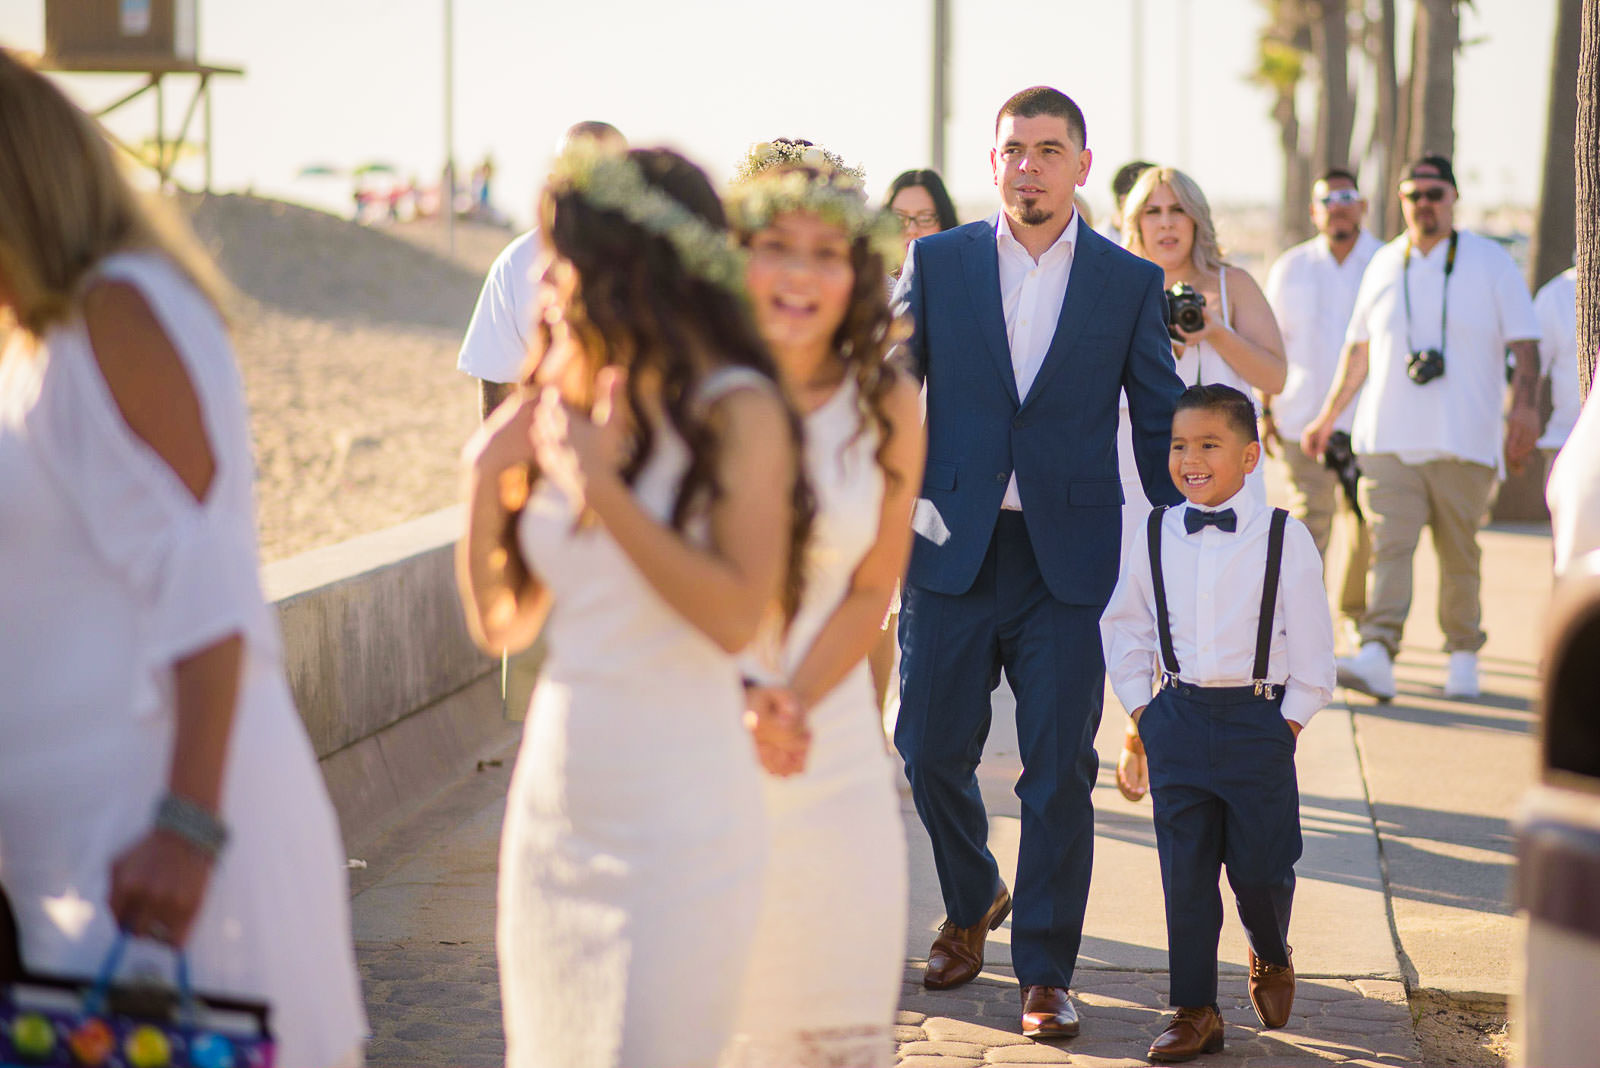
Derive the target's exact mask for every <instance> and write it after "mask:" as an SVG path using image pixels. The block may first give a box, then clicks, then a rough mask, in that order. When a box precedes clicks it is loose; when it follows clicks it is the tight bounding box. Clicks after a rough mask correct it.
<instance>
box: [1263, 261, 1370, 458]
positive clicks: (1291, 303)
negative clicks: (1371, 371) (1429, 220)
mask: <svg viewBox="0 0 1600 1068" xmlns="http://www.w3.org/2000/svg"><path fill="white" fill-rule="evenodd" d="M1382 247H1383V242H1382V241H1379V240H1378V239H1377V238H1376V237H1373V236H1372V234H1371V233H1369V232H1368V231H1366V230H1362V231H1361V233H1360V234H1359V235H1358V236H1357V237H1356V243H1355V247H1354V248H1352V249H1351V250H1350V252H1349V254H1348V255H1346V256H1345V258H1344V262H1343V263H1340V262H1339V261H1338V259H1337V258H1335V257H1334V255H1333V250H1332V249H1331V248H1329V247H1328V239H1327V238H1326V237H1324V236H1323V235H1321V234H1318V235H1317V236H1316V237H1314V238H1312V239H1311V240H1310V241H1306V242H1303V243H1301V244H1298V245H1296V246H1294V248H1291V249H1290V250H1289V251H1287V252H1285V253H1284V254H1283V255H1282V256H1279V257H1278V260H1277V262H1276V263H1274V264H1273V265H1272V270H1270V271H1268V272H1267V289H1266V293H1267V303H1269V304H1271V305H1272V314H1273V315H1274V316H1275V317H1276V318H1277V320H1278V328H1279V329H1280V330H1281V331H1283V346H1284V354H1285V355H1286V356H1287V358H1288V361H1289V373H1288V377H1287V379H1286V380H1285V381H1284V386H1283V392H1282V393H1280V394H1279V395H1278V398H1277V399H1276V400H1275V401H1273V402H1272V404H1273V408H1272V414H1273V417H1274V419H1275V420H1276V421H1277V424H1278V429H1279V430H1280V431H1281V432H1282V433H1283V436H1284V437H1285V438H1287V439H1289V440H1291V441H1298V440H1299V438H1300V435H1301V433H1303V432H1304V431H1305V428H1306V427H1307V426H1309V425H1310V423H1311V420H1313V419H1315V418H1316V417H1317V413H1318V412H1319V411H1321V410H1322V402H1323V399H1324V398H1326V397H1327V395H1328V391H1329V390H1330V389H1331V388H1332V387H1333V376H1334V374H1335V373H1336V372H1337V371H1338V369H1339V353H1340V351H1341V350H1342V349H1343V348H1344V335H1345V330H1346V328H1348V327H1349V325H1350V312H1351V311H1352V310H1353V309H1354V308H1355V306H1356V293H1357V292H1358V291H1359V290H1360V288H1361V275H1362V272H1364V271H1365V270H1366V269H1367V264H1368V263H1369V262H1370V261H1371V260H1372V256H1373V254H1374V253H1375V252H1377V251H1378V250H1379V249H1380V248H1382ZM1354 418H1355V405H1353V404H1352V405H1351V406H1350V407H1349V408H1346V409H1345V410H1344V411H1343V412H1342V413H1340V415H1339V420H1338V422H1337V423H1335V424H1334V426H1335V429H1338V430H1345V431H1348V430H1349V429H1350V423H1351V420H1353V419H1354Z"/></svg>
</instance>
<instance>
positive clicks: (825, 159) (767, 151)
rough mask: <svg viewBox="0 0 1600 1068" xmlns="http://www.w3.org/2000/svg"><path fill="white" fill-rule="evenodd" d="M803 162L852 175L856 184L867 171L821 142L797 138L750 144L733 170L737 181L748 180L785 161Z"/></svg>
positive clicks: (809, 165)
mask: <svg viewBox="0 0 1600 1068" xmlns="http://www.w3.org/2000/svg"><path fill="white" fill-rule="evenodd" d="M794 163H801V164H805V165H806V166H808V167H817V168H823V167H826V168H830V169H832V170H835V171H838V172H839V173H840V174H845V175H849V176H850V177H851V178H853V179H854V180H855V182H856V184H857V185H861V184H864V183H865V182H866V180H867V172H866V171H864V170H862V169H861V168H860V167H851V166H847V165H846V164H845V161H844V157H843V156H841V155H839V154H838V153H837V152H832V151H829V150H828V149H826V148H823V147H822V146H821V145H802V144H799V143H797V142H794V141H784V140H781V139H780V140H777V141H761V142H759V143H757V144H754V145H751V146H750V150H749V151H748V152H746V153H745V154H744V159H742V160H740V161H739V166H738V167H737V168H736V169H735V170H734V172H733V180H734V183H735V184H742V183H744V182H748V181H749V180H750V179H752V178H754V177H755V176H756V175H758V174H760V173H761V172H763V171H770V170H771V169H772V168H774V167H781V166H784V165H785V164H794Z"/></svg>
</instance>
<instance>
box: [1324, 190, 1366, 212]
mask: <svg viewBox="0 0 1600 1068" xmlns="http://www.w3.org/2000/svg"><path fill="white" fill-rule="evenodd" d="M1365 199H1366V198H1365V197H1363V196H1362V195H1361V190H1359V189H1330V190H1328V195H1327V196H1325V197H1321V198H1319V199H1318V200H1317V203H1319V204H1321V205H1322V206H1323V207H1325V208H1336V207H1338V206H1339V205H1341V204H1359V203H1361V202H1362V201H1363V200H1365Z"/></svg>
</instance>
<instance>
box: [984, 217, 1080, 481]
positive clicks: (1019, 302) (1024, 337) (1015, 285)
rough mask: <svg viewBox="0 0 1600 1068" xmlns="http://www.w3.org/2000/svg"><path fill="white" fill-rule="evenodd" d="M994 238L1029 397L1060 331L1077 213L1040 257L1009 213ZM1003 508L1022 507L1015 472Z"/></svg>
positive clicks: (1010, 334) (1020, 391) (1022, 389)
mask: <svg viewBox="0 0 1600 1068" xmlns="http://www.w3.org/2000/svg"><path fill="white" fill-rule="evenodd" d="M994 241H995V251H996V253H997V254H998V256H999V266H1000V307H1001V310H1002V311H1004V312H1005V317H1006V341H1007V342H1009V343H1010V345H1011V371H1012V373H1013V374H1014V375H1016V379H1017V396H1018V397H1019V398H1021V399H1022V400H1027V398H1028V390H1030V389H1032V388H1033V380H1034V379H1035V378H1037V377H1038V375H1039V368H1040V366H1041V365H1042V364H1043V363H1044V357H1045V354H1046V353H1047V352H1049V351H1050V342H1051V341H1052V340H1053V339H1054V338H1055V336H1056V321H1057V320H1059V319H1060V318H1061V305H1062V304H1063V303H1065V302H1066V299H1067V276H1068V275H1069V274H1071V273H1072V250H1073V247H1074V246H1075V245H1076V244H1077V241H1078V213H1077V212H1076V211H1074V212H1073V213H1072V220H1071V221H1070V222H1068V223H1067V228H1066V229H1065V230H1062V231H1061V236H1060V237H1058V238H1056V240H1055V243H1054V244H1052V245H1051V246H1050V247H1049V248H1047V249H1045V250H1044V253H1043V255H1041V256H1040V257H1039V259H1038V261H1037V262H1035V261H1034V258H1033V256H1031V255H1030V254H1029V253H1028V250H1027V249H1025V248H1023V247H1022V243H1021V242H1019V241H1018V240H1017V239H1016V238H1015V237H1013V236H1012V235H1011V220H1009V219H1008V218H1006V214H1005V212H998V213H997V214H996V218H995V224H994ZM1000 507H1002V508H1009V509H1012V510H1014V511H1019V512H1020V511H1021V510H1022V496H1021V495H1020V494H1019V493H1018V492H1017V475H1016V472H1015V471H1013V472H1012V473H1011V481H1010V482H1009V483H1007V484H1006V495H1005V499H1004V500H1003V501H1001V503H1000Z"/></svg>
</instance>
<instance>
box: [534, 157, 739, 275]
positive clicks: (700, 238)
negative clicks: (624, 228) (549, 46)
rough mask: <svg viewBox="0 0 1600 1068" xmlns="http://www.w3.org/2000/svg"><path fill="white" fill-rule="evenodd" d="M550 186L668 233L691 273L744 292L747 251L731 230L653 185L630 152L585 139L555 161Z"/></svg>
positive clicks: (665, 236)
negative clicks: (742, 248) (732, 239)
mask: <svg viewBox="0 0 1600 1068" xmlns="http://www.w3.org/2000/svg"><path fill="white" fill-rule="evenodd" d="M549 188H550V189H552V190H556V191H560V190H571V191H572V192H574V193H576V194H577V195H578V196H579V197H581V198H582V199H583V200H584V201H585V202H586V203H588V204H589V205H590V206H591V207H595V208H598V209H600V210H601V211H610V212H615V213H617V214H618V215H621V216H622V217H623V218H625V219H627V220H628V221H629V222H631V223H633V224H634V225H636V226H638V227H640V228H641V229H643V230H646V231H648V232H650V233H652V234H655V235H656V236H657V237H660V238H663V239H664V240H665V241H666V242H667V243H668V244H669V245H671V246H672V250H673V251H674V252H675V253H677V255H678V259H679V261H680V262H682V264H683V266H684V269H685V270H687V271H688V272H689V273H690V274H693V275H696V276H698V277H700V278H702V279H704V280H705V281H707V282H710V283H711V284H713V285H718V286H721V287H722V288H724V289H727V290H729V291H731V292H734V293H743V292H744V271H745V265H744V256H743V254H742V253H741V252H740V250H739V249H737V248H736V247H734V245H733V243H732V241H731V239H730V238H729V235H728V233H727V232H726V231H724V230H722V229H720V228H718V227H716V226H713V225H712V224H711V223H708V222H707V221H706V220H704V219H702V218H701V217H700V216H698V215H696V214H695V213H694V212H692V211H690V210H689V209H688V208H687V207H686V206H684V204H683V203H681V202H680V201H678V200H677V199H675V198H674V197H672V196H670V195H668V194H667V193H665V192H663V191H662V190H660V189H658V188H656V187H655V186H653V185H651V184H650V183H649V182H648V181H646V180H645V177H644V172H643V171H641V170H640V169H639V165H638V164H637V163H635V162H634V161H633V160H631V159H629V158H628V157H627V156H626V155H622V154H619V153H617V152H615V151H608V150H606V149H603V148H601V147H599V146H597V145H595V144H594V143H593V142H591V141H582V140H580V141H578V142H577V143H575V144H573V145H572V146H571V147H569V148H568V149H567V150H566V151H565V152H563V153H562V154H561V155H560V156H559V157H557V159H556V161H555V162H554V164H552V165H551V168H550V185H549Z"/></svg>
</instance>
